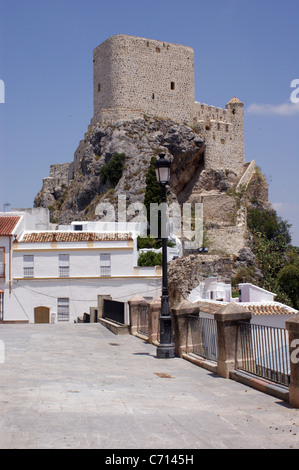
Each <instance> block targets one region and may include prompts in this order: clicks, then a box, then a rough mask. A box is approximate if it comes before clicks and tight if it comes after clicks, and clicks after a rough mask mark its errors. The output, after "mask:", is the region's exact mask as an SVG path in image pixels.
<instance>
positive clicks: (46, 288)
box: [4, 277, 161, 323]
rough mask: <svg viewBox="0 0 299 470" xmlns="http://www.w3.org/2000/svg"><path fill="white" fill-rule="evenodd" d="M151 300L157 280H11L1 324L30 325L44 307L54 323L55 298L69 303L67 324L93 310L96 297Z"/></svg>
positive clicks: (158, 285) (157, 287) (156, 293)
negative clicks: (35, 311)
mask: <svg viewBox="0 0 299 470" xmlns="http://www.w3.org/2000/svg"><path fill="white" fill-rule="evenodd" d="M136 294H139V295H142V296H143V297H147V298H154V297H157V296H160V295H161V279H159V278H139V279H138V277H135V278H134V277H132V278H127V279H126V278H114V279H113V278H101V279H83V278H81V279H69V278H64V279H52V280H50V279H45V280H33V279H28V280H15V281H14V282H13V289H12V293H11V294H10V295H9V293H8V292H7V293H6V295H5V309H4V320H5V321H28V322H29V323H34V309H35V308H36V307H40V306H43V307H48V308H49V309H50V318H54V319H55V322H57V302H58V298H68V299H69V313H70V316H69V322H72V323H73V322H74V320H77V317H82V316H83V314H84V313H89V308H90V307H97V296H98V295H110V296H111V298H112V299H113V300H118V301H120V302H126V301H128V300H129V299H131V298H132V297H133V296H134V295H136Z"/></svg>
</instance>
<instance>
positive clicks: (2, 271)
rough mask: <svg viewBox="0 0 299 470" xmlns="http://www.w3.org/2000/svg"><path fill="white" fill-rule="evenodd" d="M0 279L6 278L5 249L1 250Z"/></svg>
mask: <svg viewBox="0 0 299 470" xmlns="http://www.w3.org/2000/svg"><path fill="white" fill-rule="evenodd" d="M0 277H5V248H0Z"/></svg>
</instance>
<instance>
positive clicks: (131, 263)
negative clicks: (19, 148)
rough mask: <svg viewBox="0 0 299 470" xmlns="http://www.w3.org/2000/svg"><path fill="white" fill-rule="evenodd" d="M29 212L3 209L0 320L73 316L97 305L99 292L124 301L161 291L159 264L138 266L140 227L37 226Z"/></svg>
mask: <svg viewBox="0 0 299 470" xmlns="http://www.w3.org/2000/svg"><path fill="white" fill-rule="evenodd" d="M29 215H30V217H28V214H26V212H16V213H7V214H3V213H0V271H1V270H2V271H1V272H0V274H2V276H0V305H1V307H0V309H1V310H0V321H2V322H26V323H34V322H37V323H40V322H43V323H44V322H49V323H51V322H52V323H56V322H74V321H75V320H77V318H78V317H82V316H83V314H84V313H85V312H89V310H90V307H94V308H96V307H97V297H98V295H107V296H110V297H111V298H112V299H113V300H119V301H122V302H126V301H127V300H129V299H130V298H131V297H133V296H134V295H136V294H140V295H142V296H143V297H145V298H148V299H151V298H153V297H157V296H159V295H161V274H162V273H161V268H160V267H153V268H141V267H138V266H137V256H138V254H137V243H136V238H137V234H138V230H137V228H138V227H137V228H136V227H133V226H130V224H126V226H125V227H122V228H123V230H122V231H120V230H119V229H120V227H114V228H116V229H117V231H114V232H111V231H107V229H109V228H111V227H107V226H106V227H104V226H103V225H101V224H99V223H92V222H77V223H74V224H72V225H70V226H65V227H58V230H54V229H53V227H52V226H51V224H49V226H48V229H47V230H45V229H43V230H33V229H32V227H33V225H34V224H33V222H32V212H30V214H29ZM39 220H40V218H39ZM29 222H30V230H28V229H27V227H28V225H29ZM42 227H45V225H42ZM104 229H106V230H104ZM129 229H132V230H131V231H129Z"/></svg>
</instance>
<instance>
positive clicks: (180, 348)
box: [171, 300, 199, 357]
mask: <svg viewBox="0 0 299 470" xmlns="http://www.w3.org/2000/svg"><path fill="white" fill-rule="evenodd" d="M171 313H172V318H173V326H174V334H175V355H176V356H178V357H182V354H183V353H185V352H190V349H192V345H190V344H189V338H188V317H189V315H198V313H199V307H198V306H197V305H194V304H192V303H191V302H188V301H187V300H183V302H182V303H181V304H180V305H178V306H177V307H173V308H172V309H171Z"/></svg>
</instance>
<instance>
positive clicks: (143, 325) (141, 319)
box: [137, 305, 148, 336]
mask: <svg viewBox="0 0 299 470" xmlns="http://www.w3.org/2000/svg"><path fill="white" fill-rule="evenodd" d="M137 332H138V333H139V334H141V335H144V336H148V307H147V306H146V305H145V306H142V307H141V306H140V307H139V311H138V318H137Z"/></svg>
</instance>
